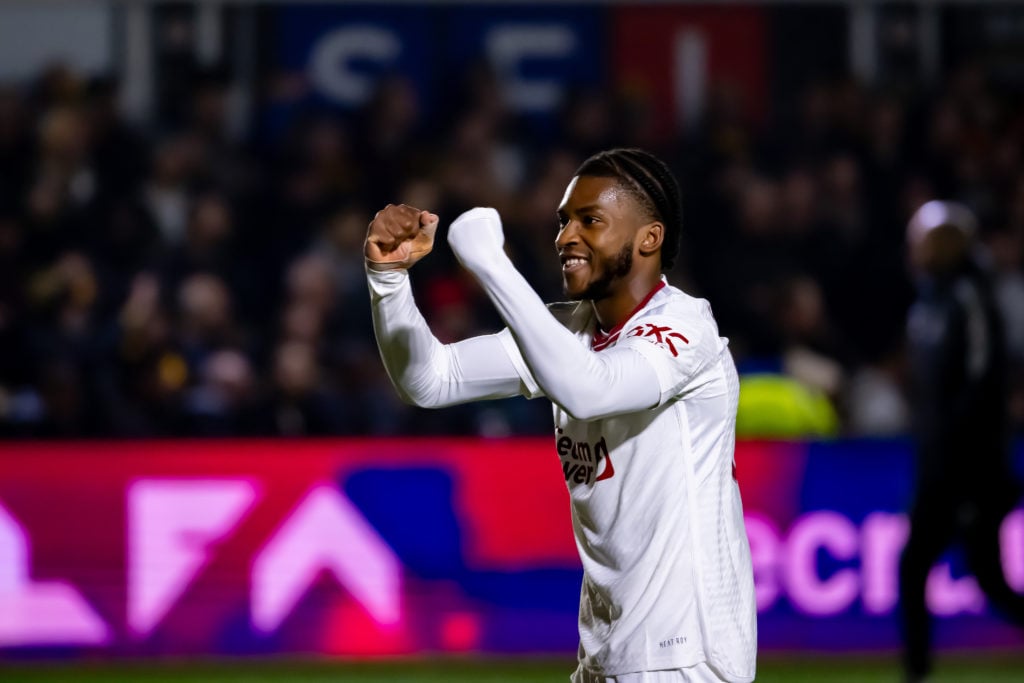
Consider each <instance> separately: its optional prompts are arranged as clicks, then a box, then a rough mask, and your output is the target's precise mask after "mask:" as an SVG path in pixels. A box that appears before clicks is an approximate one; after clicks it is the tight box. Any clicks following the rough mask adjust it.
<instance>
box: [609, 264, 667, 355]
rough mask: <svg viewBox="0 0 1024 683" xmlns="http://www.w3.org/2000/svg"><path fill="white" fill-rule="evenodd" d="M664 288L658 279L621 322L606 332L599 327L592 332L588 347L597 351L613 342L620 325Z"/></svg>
mask: <svg viewBox="0 0 1024 683" xmlns="http://www.w3.org/2000/svg"><path fill="white" fill-rule="evenodd" d="M664 288H665V281H664V280H658V284H656V285H654V289H652V290H651V291H649V292H648V293H647V296H645V297H644V298H643V300H642V301H641V302H640V303H638V304H637V305H636V308H634V309H633V310H632V311H631V312H630V314H629V315H627V316H626V317H625V318H623V320H622V322H621V323H619V324H618V325H616V326H615V327H613V328H612V329H610V330H609V331H608V332H602V331H601V329H600V328H598V330H597V332H595V333H594V338H593V339H592V340H591V342H590V348H591V349H595V350H598V351H599V350H600V349H601V348H604V347H606V346H607V345H608V344H610V343H611V342H613V341H615V340H616V339H618V337H619V333H620V332H622V327H623V326H624V325H625V324H626V323H627V322H629V319H630V318H632V317H633V316H634V315H636V314H637V313H639V312H640V310H641V309H642V308H643V307H644V306H646V305H647V304H648V303H649V302H650V300H651V299H653V298H654V295H655V294H657V293H658V292H660V291H661V290H662V289H664ZM599 347H600V348H599Z"/></svg>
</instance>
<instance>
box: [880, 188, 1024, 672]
mask: <svg viewBox="0 0 1024 683" xmlns="http://www.w3.org/2000/svg"><path fill="white" fill-rule="evenodd" d="M976 229H977V228H976V219H975V218H974V215H973V214H972V213H971V211H970V210H969V209H967V208H966V207H965V206H963V205H961V204H956V203H952V202H938V201H932V202H928V203H926V204H924V205H923V206H921V208H920V209H918V211H917V212H916V213H915V214H914V216H913V218H912V219H911V221H910V224H909V226H908V246H909V249H910V261H911V266H912V268H913V269H914V271H915V275H916V276H917V277H918V299H917V301H916V303H915V304H914V306H913V307H912V308H911V311H910V316H909V320H908V325H907V335H908V347H909V352H910V364H911V368H910V371H911V381H912V386H913V390H912V400H911V405H912V410H913V428H914V434H915V439H916V446H917V475H916V497H915V500H914V503H913V506H912V508H911V511H910V537H909V539H908V541H907V545H906V547H905V548H904V550H903V556H902V558H901V561H900V574H899V582H900V600H901V617H902V627H903V638H904V662H903V664H904V673H905V675H906V680H907V681H908V682H909V681H922V680H924V678H925V676H927V675H928V673H929V672H930V670H931V668H932V661H931V628H930V627H931V624H930V617H929V613H928V608H927V605H926V603H925V586H926V583H927V579H928V574H929V571H930V570H931V567H932V565H933V564H934V563H935V562H936V561H937V560H938V559H939V556H940V555H941V554H942V553H943V551H944V550H945V549H946V548H947V547H948V546H949V545H950V544H951V543H952V542H953V541H954V539H956V538H958V537H959V538H960V539H961V540H962V541H963V542H964V545H965V550H966V557H967V561H968V564H969V567H970V569H971V571H972V572H973V573H974V575H975V577H976V578H977V580H978V585H979V586H980V587H981V589H982V590H983V591H984V592H985V594H986V595H987V596H988V598H989V599H990V601H991V602H992V604H993V606H994V607H995V608H996V609H997V610H998V611H999V612H1000V613H1001V614H1003V615H1004V616H1005V617H1007V618H1008V619H1010V620H1011V621H1013V622H1014V623H1016V624H1019V625H1021V626H1024V595H1019V594H1017V593H1015V592H1014V591H1013V589H1011V588H1010V586H1009V585H1008V584H1007V582H1006V577H1005V576H1004V574H1003V570H1002V567H1001V563H1000V550H999V531H1000V526H1001V523H1002V520H1003V518H1004V517H1005V516H1006V515H1007V514H1008V513H1009V512H1010V510H1011V509H1012V508H1013V507H1014V505H1015V503H1016V501H1017V500H1018V498H1019V493H1020V491H1019V488H1018V487H1017V486H1016V485H1015V483H1014V481H1013V477H1012V473H1011V469H1010V463H1009V449H1008V438H1007V437H1008V422H1007V420H1008V417H1007V391H1006V389H1007V387H1006V366H1007V360H1006V348H1005V338H1004V334H1003V329H1002V325H1003V323H1002V319H1001V317H1000V315H999V312H998V308H997V306H996V303H995V300H994V297H993V294H992V291H991V287H990V284H989V282H988V281H987V277H986V274H985V272H984V271H983V269H982V268H981V267H980V266H979V264H978V263H976V261H975V260H974V258H973V254H972V250H973V246H974V239H975V232H976Z"/></svg>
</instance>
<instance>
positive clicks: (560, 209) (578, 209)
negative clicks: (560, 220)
mask: <svg viewBox="0 0 1024 683" xmlns="http://www.w3.org/2000/svg"><path fill="white" fill-rule="evenodd" d="M573 211H574V212H575V213H586V212H588V211H601V205H600V204H587V205H586V206H577V207H576V208H575V209H573ZM567 213H569V212H568V211H566V210H565V207H562V206H560V207H558V215H559V216H562V215H565V214H567Z"/></svg>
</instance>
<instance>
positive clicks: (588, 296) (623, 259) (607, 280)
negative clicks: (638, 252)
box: [576, 240, 633, 301]
mask: <svg viewBox="0 0 1024 683" xmlns="http://www.w3.org/2000/svg"><path fill="white" fill-rule="evenodd" d="M631 270H633V241H632V240H630V241H629V242H627V243H626V244H625V245H623V247H622V249H620V250H619V253H618V254H616V255H615V256H614V257H613V258H612V259H609V260H608V262H607V267H606V268H605V269H604V273H603V274H602V275H601V276H600V277H599V278H597V279H596V280H594V281H593V282H591V283H590V284H588V285H587V288H586V289H585V290H583V292H582V293H581V294H580V295H579V296H578V297H576V298H577V299H584V300H589V301H600V300H601V299H607V298H608V297H609V296H611V293H612V291H611V290H612V285H613V284H614V283H615V281H616V280H619V279H622V278H624V277H626V276H627V275H629V271H631Z"/></svg>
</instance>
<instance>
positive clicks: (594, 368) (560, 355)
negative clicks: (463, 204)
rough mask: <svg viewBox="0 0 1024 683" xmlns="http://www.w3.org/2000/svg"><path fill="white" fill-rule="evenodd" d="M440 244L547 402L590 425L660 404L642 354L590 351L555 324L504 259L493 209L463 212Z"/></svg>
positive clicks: (659, 394) (655, 378)
mask: <svg viewBox="0 0 1024 683" xmlns="http://www.w3.org/2000/svg"><path fill="white" fill-rule="evenodd" d="M448 242H449V244H450V245H451V247H452V250H453V251H454V252H455V255H456V256H457V257H458V259H459V261H460V262H461V263H462V265H463V266H465V267H466V268H467V269H468V270H469V271H470V272H471V273H472V274H473V275H474V277H476V279H477V280H478V281H479V282H480V284H481V286H482V287H483V288H484V291H486V292H487V295H488V297H490V299H491V301H492V302H493V303H494V305H495V307H496V308H497V309H498V312H499V313H500V314H501V317H502V318H503V319H504V320H505V324H507V325H508V327H509V329H510V330H511V331H512V335H513V337H514V338H515V341H516V344H517V345H518V347H519V350H520V351H521V352H522V355H523V357H524V358H525V360H526V364H527V365H528V366H529V369H530V371H531V372H532V374H533V378H534V379H535V380H536V382H537V384H538V385H540V387H541V389H542V390H543V391H544V393H545V394H546V395H547V396H548V398H550V399H551V400H552V401H553V402H554V403H556V404H558V405H559V406H561V407H562V408H564V409H565V410H566V411H567V412H568V413H569V414H571V415H573V416H574V417H576V418H578V419H582V420H591V419H597V418H601V417H607V416H610V415H616V414H621V413H629V412H635V411H637V410H643V409H646V408H652V407H654V406H656V405H658V403H659V402H660V401H661V400H662V396H663V392H662V390H661V385H662V382H660V381H659V376H658V372H657V371H656V370H655V366H654V365H653V364H652V362H651V361H650V360H649V359H648V357H647V356H646V355H645V354H643V353H641V352H639V351H637V350H636V349H633V348H621V349H620V348H612V349H609V350H607V351H602V352H601V353H595V352H593V351H591V350H590V349H588V348H586V347H585V346H583V345H582V344H581V343H580V342H579V340H578V339H577V338H576V337H575V335H574V334H573V333H572V332H570V331H569V330H568V329H566V328H565V327H563V326H562V324H561V323H559V322H558V321H557V320H555V318H554V317H553V316H552V315H551V314H550V313H549V312H548V310H547V307H546V306H545V305H544V303H543V302H542V301H541V299H540V297H539V296H538V295H537V294H536V292H534V291H533V289H532V288H531V287H530V285H529V283H527V282H526V280H525V278H523V276H522V275H521V274H520V273H519V271H517V270H516V268H515V266H513V265H512V262H511V261H510V260H509V258H508V256H507V255H506V254H505V251H504V249H503V246H504V234H503V233H502V229H501V219H500V218H499V216H498V213H497V212H496V211H495V210H494V209H484V208H477V209H473V210H471V211H467V212H466V213H464V214H463V215H462V216H460V217H459V218H458V219H457V220H456V221H455V222H454V223H453V224H452V226H451V228H449V231H448Z"/></svg>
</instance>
